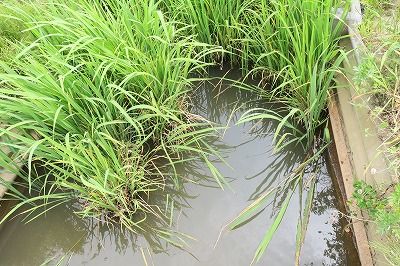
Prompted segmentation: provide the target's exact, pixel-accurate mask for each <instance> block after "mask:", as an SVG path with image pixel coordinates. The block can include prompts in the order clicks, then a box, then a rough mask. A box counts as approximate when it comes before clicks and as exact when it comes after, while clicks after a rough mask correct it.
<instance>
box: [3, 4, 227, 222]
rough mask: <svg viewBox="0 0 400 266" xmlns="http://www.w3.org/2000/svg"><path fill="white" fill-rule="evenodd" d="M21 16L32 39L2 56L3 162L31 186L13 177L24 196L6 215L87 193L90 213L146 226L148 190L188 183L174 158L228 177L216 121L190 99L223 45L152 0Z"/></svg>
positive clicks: (54, 7) (53, 8) (152, 211)
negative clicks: (218, 164)
mask: <svg viewBox="0 0 400 266" xmlns="http://www.w3.org/2000/svg"><path fill="white" fill-rule="evenodd" d="M104 3H105V2H103V4H104ZM37 11H39V10H37ZM15 13H18V14H19V15H18V16H19V17H18V19H20V20H21V21H23V22H24V23H26V24H27V25H29V26H30V29H29V31H30V33H31V34H32V35H33V36H34V39H35V41H34V42H32V43H31V44H30V45H28V46H23V45H22V47H20V52H19V53H18V55H17V57H16V58H15V59H14V60H13V62H12V65H11V64H6V63H2V64H1V74H0V82H1V86H2V89H1V95H0V117H1V123H2V125H3V129H1V133H0V136H1V138H2V145H5V146H7V147H8V148H9V149H10V150H11V151H12V157H11V158H10V157H9V156H7V155H6V154H1V156H0V164H1V165H2V166H3V167H4V168H6V169H7V170H8V171H12V172H15V173H17V174H18V175H19V176H21V177H22V178H23V180H24V182H23V183H20V184H17V185H19V186H22V187H26V189H27V191H28V198H26V196H25V195H23V194H21V193H20V192H18V191H17V190H16V189H15V186H14V187H12V186H9V187H10V192H11V193H12V194H13V195H14V196H15V198H17V199H24V201H23V202H22V203H20V204H18V205H17V206H16V208H15V209H13V211H12V212H10V213H9V215H11V214H12V213H13V212H14V211H16V210H17V209H18V208H19V207H20V206H21V205H23V204H26V203H33V202H41V201H42V200H43V201H44V203H47V202H49V201H50V200H52V202H53V203H54V204H57V203H59V202H62V201H65V200H69V199H70V198H78V199H79V200H80V201H81V203H82V211H81V212H80V214H81V215H83V216H96V217H104V216H105V217H107V218H109V219H111V220H116V221H118V222H119V223H121V224H123V225H124V226H127V227H128V228H131V229H137V227H140V221H142V220H144V219H145V218H146V216H147V215H159V216H160V215H162V213H161V214H160V213H158V208H157V207H153V206H149V205H148V204H147V202H148V198H149V197H151V193H152V192H153V191H156V190H162V189H164V187H165V185H166V184H167V183H168V182H174V184H175V186H178V185H179V184H180V180H179V177H178V176H177V175H176V174H175V173H174V170H173V169H174V165H175V164H176V163H179V162H180V161H182V160H184V159H185V160H190V158H193V159H197V158H202V159H204V161H205V162H206V164H207V165H209V166H210V169H211V171H212V173H213V174H214V176H215V177H216V179H217V181H218V183H219V184H221V185H222V183H223V178H222V177H221V176H220V175H219V173H218V171H217V170H216V169H215V168H214V167H213V166H212V164H211V162H210V161H209V160H208V156H209V155H215V151H214V150H212V149H211V148H210V147H209V146H207V145H206V143H205V141H204V139H205V138H206V137H208V136H209V135H213V134H214V133H213V132H214V128H212V127H210V126H209V125H208V124H207V122H204V121H201V120H199V119H197V118H196V117H195V116H193V115H191V114H190V112H189V110H188V108H187V105H186V100H185V98H186V97H187V92H188V90H189V89H190V86H191V78H190V77H191V76H192V75H194V74H196V73H199V72H202V71H203V70H204V68H205V67H206V66H207V64H206V63H204V62H203V61H202V59H203V58H204V57H205V56H206V55H207V54H210V53H213V52H214V50H215V48H212V47H208V46H205V45H204V44H201V43H199V42H197V41H195V40H194V39H193V38H192V37H191V36H186V35H182V32H184V29H181V28H180V27H179V25H177V24H176V23H174V22H168V21H166V20H165V18H164V16H163V14H162V13H161V12H159V10H158V9H157V5H156V4H155V3H154V2H153V1H144V2H137V1H118V2H115V1H110V2H109V6H108V7H107V8H105V6H103V5H102V4H101V3H100V2H97V1H89V2H87V1H77V2H76V3H74V4H71V3H68V5H66V4H63V3H61V2H60V1H55V2H52V3H48V4H46V8H45V9H44V10H42V11H41V12H38V13H40V14H41V15H40V16H39V15H37V14H36V13H35V15H32V12H25V10H24V9H19V10H16V9H15ZM198 47H202V49H201V53H197V52H196V50H197V49H196V48H198ZM183 154H191V155H190V156H191V157H185V158H184V157H183ZM17 162H19V163H21V164H23V165H27V166H28V167H27V169H26V170H25V171H24V170H20V169H19V168H18V166H17V165H16V163H17ZM40 168H44V169H45V171H40V170H39V169H40ZM29 197H32V198H29ZM40 205H41V204H40V203H39V204H38V205H34V207H32V209H31V210H36V209H37V206H40ZM9 215H7V216H6V217H5V218H7V217H8V216H9Z"/></svg>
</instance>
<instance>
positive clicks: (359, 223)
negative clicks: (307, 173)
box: [328, 21, 394, 266]
mask: <svg viewBox="0 0 400 266" xmlns="http://www.w3.org/2000/svg"><path fill="white" fill-rule="evenodd" d="M349 24H350V25H349V29H348V34H349V38H346V39H344V40H342V41H341V42H340V45H341V46H342V47H343V48H344V49H345V50H346V51H348V52H349V56H348V60H347V61H346V62H345V63H344V65H343V67H344V74H337V75H336V82H337V86H338V90H337V93H336V94H335V95H333V96H332V97H331V98H330V102H329V106H328V108H329V118H330V122H331V128H332V132H333V134H332V135H333V138H334V141H335V147H336V151H337V156H338V160H339V167H340V171H341V175H340V176H341V177H339V178H341V179H342V180H339V183H341V184H342V186H341V187H342V193H343V194H344V195H343V198H344V199H345V200H348V199H351V197H352V194H353V192H354V188H353V184H354V182H355V181H356V180H364V181H365V182H366V183H368V184H370V185H372V186H375V187H376V186H378V185H380V184H386V185H390V184H392V183H393V181H394V179H393V178H392V174H391V171H390V170H389V167H388V162H387V160H386V158H385V157H384V156H383V155H382V153H381V151H380V149H381V148H382V147H384V144H383V142H382V141H381V140H380V139H379V138H378V136H377V132H378V131H377V130H378V129H377V127H376V125H375V123H374V122H373V120H372V118H371V116H370V114H369V108H368V106H365V99H364V98H363V96H360V95H358V94H357V92H356V91H355V86H354V83H353V77H354V68H355V67H357V66H358V65H359V64H360V62H361V60H362V57H363V51H364V47H365V46H364V44H363V42H362V38H361V35H360V34H359V32H358V30H357V26H358V25H359V22H357V23H356V22H354V21H350V22H349ZM348 207H349V211H350V213H352V214H353V215H354V216H353V217H352V227H353V231H354V236H355V242H356V243H355V244H356V248H357V250H358V252H359V257H360V262H361V264H362V265H363V266H364V265H365V266H370V265H377V266H381V265H388V263H387V262H386V260H385V258H384V257H383V255H381V254H379V253H377V252H376V251H375V250H374V248H373V247H371V246H370V243H371V242H378V241H385V240H384V238H383V237H382V236H381V235H380V234H379V233H378V232H377V230H376V227H375V225H373V224H372V223H367V222H364V221H365V220H366V219H368V216H367V215H366V214H365V213H362V212H361V211H360V210H359V209H358V208H357V207H356V206H348Z"/></svg>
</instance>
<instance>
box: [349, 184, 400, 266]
mask: <svg viewBox="0 0 400 266" xmlns="http://www.w3.org/2000/svg"><path fill="white" fill-rule="evenodd" d="M354 191H355V192H354V194H353V198H354V201H355V203H356V204H357V205H358V206H359V207H360V208H361V209H362V210H365V211H366V212H367V213H368V215H369V216H370V217H371V219H372V220H373V221H374V222H375V223H376V224H377V226H378V229H379V231H380V232H381V233H382V234H384V235H386V236H387V239H385V243H373V245H374V246H375V247H376V248H377V249H378V250H379V251H380V252H382V254H383V255H384V256H385V257H386V259H387V260H388V262H390V263H391V264H392V265H399V264H400V253H398V251H399V248H400V245H399V244H400V184H396V185H395V186H393V187H391V188H386V189H385V190H383V191H378V190H377V189H375V188H373V187H372V186H371V185H368V184H366V183H365V182H363V181H357V182H356V183H355V184H354Z"/></svg>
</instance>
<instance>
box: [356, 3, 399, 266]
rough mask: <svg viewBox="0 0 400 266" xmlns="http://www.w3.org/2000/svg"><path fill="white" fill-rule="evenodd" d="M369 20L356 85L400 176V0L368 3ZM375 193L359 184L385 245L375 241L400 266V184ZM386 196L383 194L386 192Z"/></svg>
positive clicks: (361, 199)
mask: <svg viewBox="0 0 400 266" xmlns="http://www.w3.org/2000/svg"><path fill="white" fill-rule="evenodd" d="M363 4H364V12H365V13H364V17H363V22H362V24H361V25H360V28H359V29H360V33H361V35H362V37H363V41H364V43H365V44H366V49H365V51H363V52H364V53H363V54H364V57H363V60H362V62H361V64H360V65H359V67H358V68H357V69H356V87H357V90H358V92H359V93H360V94H362V95H364V96H366V97H364V98H365V99H366V103H365V106H366V107H367V108H369V109H370V113H371V114H372V116H373V118H374V121H375V123H376V126H377V129H378V134H379V137H380V138H381V140H382V141H383V142H384V145H383V146H382V147H383V148H382V149H381V150H380V152H381V153H383V154H384V155H385V156H386V157H387V162H388V163H389V167H390V169H389V170H390V171H391V172H392V173H393V176H394V177H395V178H398V177H399V176H400V130H399V129H400V73H399V70H400V27H399V25H400V2H398V1H372V0H366V1H363ZM393 186H394V188H390V187H389V188H383V189H375V188H373V187H371V186H369V185H367V184H365V183H363V182H358V183H356V184H355V189H356V192H355V194H354V198H355V200H356V203H357V204H358V206H359V207H360V208H361V209H364V210H366V211H367V212H368V214H369V216H370V217H371V219H372V220H373V221H374V222H375V223H376V224H377V226H378V228H379V229H380V232H381V233H382V234H384V235H385V236H387V238H388V239H386V240H385V241H384V242H382V243H372V245H373V246H375V247H376V248H377V249H378V250H379V251H380V252H381V253H382V254H383V255H384V256H385V257H386V258H387V260H388V262H390V263H391V264H392V265H399V264H400V257H399V254H400V253H399V250H400V235H399V232H400V231H399V225H400V208H399V207H400V205H399V195H400V194H399V191H400V185H399V184H394V185H393ZM381 190H382V191H383V192H382V191H381Z"/></svg>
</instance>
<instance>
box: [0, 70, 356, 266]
mask: <svg viewBox="0 0 400 266" xmlns="http://www.w3.org/2000/svg"><path fill="white" fill-rule="evenodd" d="M210 74H211V76H216V78H214V79H210V80H209V81H207V82H204V83H203V84H199V87H198V89H197V90H196V91H195V92H194V93H193V95H191V97H190V99H191V103H192V112H193V113H196V114H198V115H201V116H203V117H205V118H207V119H208V120H209V121H211V122H213V123H216V124H219V125H224V126H225V125H228V127H227V128H226V129H222V130H221V132H220V138H218V139H210V140H209V144H210V145H212V146H213V147H214V148H215V149H218V151H219V152H220V153H221V156H222V157H223V158H224V160H225V161H226V163H227V164H225V163H222V162H219V161H217V160H216V161H215V165H216V167H217V168H218V169H219V170H220V172H221V173H222V174H223V175H224V176H225V177H226V178H227V180H228V182H229V187H228V188H226V189H225V190H223V191H222V190H221V189H220V188H219V187H218V185H217V184H216V183H215V181H214V180H213V179H212V178H211V177H210V173H209V172H208V171H207V170H206V167H204V165H202V163H201V162H200V161H196V160H190V161H189V162H187V163H183V164H182V165H180V166H179V167H177V172H178V174H179V175H180V176H181V177H182V179H181V180H182V184H181V186H180V187H181V189H179V190H178V189H176V187H174V186H173V185H172V184H171V185H167V186H166V191H164V192H163V193H157V194H155V195H153V196H152V197H151V200H152V202H151V204H152V205H153V206H154V208H159V209H160V213H163V214H164V215H163V217H164V218H163V219H161V220H160V219H147V220H146V223H144V224H143V229H142V230H141V232H139V233H132V232H130V231H128V230H123V229H121V228H119V227H115V226H110V225H109V224H106V223H102V222H101V221H98V220H93V219H81V218H79V217H77V216H76V215H72V213H73V212H74V211H76V210H77V204H76V203H74V202H69V203H67V204H64V205H61V206H59V207H57V208H56V209H54V210H52V211H50V212H48V213H47V214H46V216H43V217H39V218H37V219H35V220H33V221H32V222H30V223H28V224H25V223H24V222H23V220H22V218H21V217H18V218H15V219H13V220H11V221H9V222H8V223H7V224H5V226H4V227H3V228H2V229H1V234H0V236H1V237H0V258H1V259H0V265H7V266H8V265H10V266H12V265H18V266H23V265H29V266H30V265H40V264H41V263H43V262H46V261H48V262H49V264H50V265H55V264H57V262H58V261H59V260H60V259H62V258H64V260H63V262H62V265H162V266H164V265H165V266H187V265H216V266H225V265H229V266H242V265H249V263H250V262H251V260H252V258H253V255H254V251H255V249H256V248H257V246H258V244H259V242H260V241H261V239H262V237H263V235H264V233H265V231H266V230H267V228H268V226H269V225H271V223H272V219H271V217H272V216H274V214H276V211H277V210H279V207H280V204H281V203H282V199H284V195H285V193H287V191H280V193H278V194H277V196H276V197H275V198H274V199H272V201H271V202H270V203H269V204H267V206H265V207H264V208H263V211H262V212H260V213H259V214H258V215H257V216H256V217H254V219H252V220H250V221H248V223H247V224H246V225H244V226H241V227H239V228H237V229H235V230H234V231H231V232H228V231H226V230H223V228H224V227H225V226H226V225H227V224H228V223H229V222H230V221H231V220H232V219H233V218H234V217H235V216H236V215H237V214H238V213H239V212H240V211H241V210H242V209H243V208H245V207H246V206H248V205H249V204H250V203H251V202H252V201H253V200H254V199H256V198H257V197H258V196H259V195H261V194H263V193H264V192H265V191H268V190H269V189H271V188H272V187H274V186H277V185H278V184H279V183H281V182H282V181H283V180H285V178H286V177H287V175H288V174H290V173H291V172H292V171H293V169H295V168H296V166H298V165H299V164H300V163H301V162H302V161H303V159H304V157H305V154H304V151H303V150H302V149H301V147H296V146H290V147H288V148H287V149H285V150H282V151H280V152H279V153H275V152H274V146H273V143H272V141H273V134H274V130H275V128H276V127H277V124H276V123H275V122H273V121H260V122H257V123H244V124H240V125H236V122H237V121H238V119H239V118H240V116H241V115H242V114H243V113H244V112H245V111H247V110H249V109H251V108H255V107H263V108H270V109H272V110H275V111H276V110H278V109H279V108H280V107H281V106H280V105H279V103H274V104H269V103H265V101H263V100H262V99H260V98H259V96H256V95H255V94H254V93H253V92H251V91H247V90H239V89H237V88H235V86H234V84H233V83H232V82H229V81H221V78H219V77H221V76H225V77H226V78H227V79H230V80H239V79H240V77H241V75H240V73H239V72H238V71H230V72H229V73H226V71H219V70H214V71H211V73H210ZM249 82H251V81H249ZM316 167H318V168H319V169H321V171H320V173H319V175H318V183H317V188H316V197H315V198H314V202H313V207H312V215H311V217H310V224H309V229H308V232H307V235H306V239H305V243H304V246H303V249H302V260H301V263H302V265H351V266H353V265H358V262H357V258H356V256H357V255H356V254H355V253H354V247H353V246H352V244H351V241H352V239H351V237H350V236H349V235H346V232H345V231H344V226H345V221H343V219H341V218H340V217H339V216H338V215H337V214H338V203H337V197H336V192H335V191H334V188H333V185H332V181H331V177H330V176H329V173H328V171H327V167H326V162H325V160H324V158H321V160H320V161H319V162H318V165H317V166H316ZM296 199H297V198H296V195H294V197H293V200H292V202H291V203H290V205H289V208H288V211H287V213H286V216H285V218H284V220H283V221H282V223H281V226H280V227H279V229H278V231H277V232H276V235H275V237H274V239H273V240H272V243H271V245H270V247H269V248H268V250H267V251H266V253H265V255H264V257H263V258H262V259H261V261H260V263H259V265H272V266H275V265H276V266H281V265H283V266H285V265H293V262H294V253H295V243H296V226H297V218H298V214H299V211H300V203H299V202H298V200H296ZM172 221H173V222H172ZM169 225H171V226H169ZM168 228H169V229H168ZM178 232H179V233H178ZM186 234H187V235H186ZM349 247H350V248H349Z"/></svg>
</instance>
